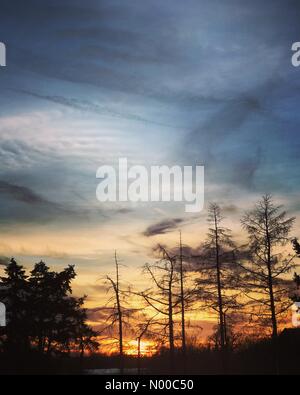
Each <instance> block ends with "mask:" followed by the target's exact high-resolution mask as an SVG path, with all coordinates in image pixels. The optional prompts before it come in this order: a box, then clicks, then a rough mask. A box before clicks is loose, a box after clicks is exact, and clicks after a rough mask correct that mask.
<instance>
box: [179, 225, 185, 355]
mask: <svg viewBox="0 0 300 395" xmlns="http://www.w3.org/2000/svg"><path fill="white" fill-rule="evenodd" d="M179 273H180V303H181V338H182V339H181V340H182V355H183V359H184V363H185V358H186V335H185V289H184V280H185V275H184V267H183V250H182V236H181V231H180V242H179Z"/></svg>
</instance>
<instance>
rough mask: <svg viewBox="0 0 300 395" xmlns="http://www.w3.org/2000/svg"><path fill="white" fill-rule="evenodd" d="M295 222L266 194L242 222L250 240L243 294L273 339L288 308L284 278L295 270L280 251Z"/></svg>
mask: <svg viewBox="0 0 300 395" xmlns="http://www.w3.org/2000/svg"><path fill="white" fill-rule="evenodd" d="M294 220H295V219H294V218H288V217H287V213H286V212H285V211H284V210H283V209H282V206H276V205H275V204H274V203H273V199H272V197H271V196H270V195H265V196H263V197H262V199H261V200H260V201H259V202H257V203H256V205H255V207H254V208H253V209H252V210H251V211H248V212H246V214H245V215H244V217H243V218H242V221H241V222H242V225H243V227H244V229H245V230H246V231H247V233H248V237H249V243H248V251H249V257H248V259H247V260H245V262H244V261H243V262H242V263H241V264H240V266H241V267H242V269H243V270H244V272H245V275H244V286H245V290H246V291H245V294H246V296H247V297H248V298H249V299H250V304H252V305H253V315H255V314H257V317H258V319H263V321H264V325H266V324H268V325H270V327H271V329H272V337H273V338H276V337H277V334H278V319H279V317H280V316H282V315H283V314H284V313H285V312H286V311H287V309H288V308H289V307H290V305H291V301H290V300H289V298H288V294H289V289H290V288H289V281H287V279H286V278H284V275H285V274H286V273H288V272H290V271H291V269H293V268H294V267H295V264H294V262H293V259H294V255H293V254H286V253H284V252H283V251H282V248H283V247H284V246H285V245H286V244H288V243H289V242H290V239H289V233H290V231H291V229H292V226H293V223H294Z"/></svg>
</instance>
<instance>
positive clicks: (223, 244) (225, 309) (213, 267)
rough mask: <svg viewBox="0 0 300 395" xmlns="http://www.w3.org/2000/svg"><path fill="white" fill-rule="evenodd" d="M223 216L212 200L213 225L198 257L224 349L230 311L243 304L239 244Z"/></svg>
mask: <svg viewBox="0 0 300 395" xmlns="http://www.w3.org/2000/svg"><path fill="white" fill-rule="evenodd" d="M223 219H224V218H223V216H222V213H221V209H220V207H219V206H218V205H217V204H215V203H211V204H210V205H209V209H208V222H209V224H210V228H209V231H208V233H207V238H206V241H205V242H204V244H203V245H202V247H201V251H200V256H199V258H198V259H199V260H200V262H199V264H198V272H199V273H200V277H199V278H198V279H197V280H196V283H197V284H198V289H199V296H200V298H201V300H202V301H203V305H204V306H205V307H207V308H209V309H210V310H211V309H212V310H214V311H216V312H217V314H218V320H219V328H218V329H217V333H218V336H217V339H219V340H218V341H219V345H220V348H221V350H222V351H224V350H225V348H226V347H227V346H228V340H227V336H226V333H227V332H228V328H226V317H227V319H228V317H229V315H230V311H236V309H237V308H238V307H239V306H240V305H239V303H238V300H237V297H238V295H239V292H238V291H237V284H238V274H239V271H240V268H239V267H238V266H237V265H236V264H235V251H236V246H235V244H234V242H233V239H232V235H231V230H230V229H228V228H225V227H224V226H223V225H222V222H223ZM225 315H226V316H225Z"/></svg>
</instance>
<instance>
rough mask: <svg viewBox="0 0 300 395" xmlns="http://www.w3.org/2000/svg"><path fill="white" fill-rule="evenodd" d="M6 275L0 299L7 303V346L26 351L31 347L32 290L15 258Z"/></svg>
mask: <svg viewBox="0 0 300 395" xmlns="http://www.w3.org/2000/svg"><path fill="white" fill-rule="evenodd" d="M4 272H5V275H6V276H5V277H1V278H0V300H1V301H2V302H4V303H5V305H6V314H7V326H6V328H5V335H6V341H5V343H4V344H5V348H6V349H8V350H11V351H14V350H19V351H24V350H26V349H28V348H29V345H30V343H29V334H30V326H31V322H30V318H29V316H28V310H29V306H28V301H29V297H30V290H29V288H28V283H27V276H26V274H25V270H24V268H23V266H21V265H18V263H17V262H16V261H15V259H14V258H12V259H11V261H10V263H9V265H8V266H7V267H6V268H5V270H4Z"/></svg>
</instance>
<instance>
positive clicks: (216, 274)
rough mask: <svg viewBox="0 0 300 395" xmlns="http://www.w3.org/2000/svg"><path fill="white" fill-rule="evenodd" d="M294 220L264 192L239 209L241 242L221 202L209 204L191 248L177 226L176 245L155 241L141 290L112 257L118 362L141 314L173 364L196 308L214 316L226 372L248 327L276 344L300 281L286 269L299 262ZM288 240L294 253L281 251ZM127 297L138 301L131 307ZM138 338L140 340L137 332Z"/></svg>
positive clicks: (144, 333)
mask: <svg viewBox="0 0 300 395" xmlns="http://www.w3.org/2000/svg"><path fill="white" fill-rule="evenodd" d="M294 222H295V218H294V217H289V216H288V214H287V213H286V211H285V210H284V209H283V207H282V206H279V205H276V204H275V202H274V200H273V198H272V197H271V196H270V195H265V196H263V197H262V198H261V200H259V201H258V202H257V203H256V204H255V205H254V207H253V208H252V209H251V210H248V211H246V212H245V213H244V215H243V217H242V219H241V226H242V228H243V229H244V231H245V232H246V234H247V242H246V243H244V244H243V245H238V243H236V242H235V240H234V238H233V235H232V231H231V229H229V228H227V227H226V226H225V225H224V223H225V218H224V216H223V214H222V209H221V207H220V206H219V205H218V204H216V203H211V204H210V205H209V209H208V224H209V228H208V232H207V235H206V239H205V240H204V241H203V242H202V243H201V245H200V246H199V247H198V248H196V249H193V248H191V247H189V246H183V243H182V235H181V232H180V236H179V245H178V246H176V247H175V248H171V247H169V248H167V247H166V246H164V245H161V244H159V245H158V246H157V247H156V248H155V253H156V255H157V261H156V262H155V263H152V264H146V265H145V266H144V269H143V275H144V276H145V277H146V278H148V279H149V282H148V284H149V286H148V287H147V289H145V290H143V291H135V290H134V289H133V287H130V289H126V288H125V286H124V287H122V286H121V285H120V267H119V263H118V260H117V259H116V260H115V265H116V281H114V280H112V279H111V278H109V281H110V283H111V284H112V285H113V290H114V295H113V297H112V299H111V300H112V301H113V302H114V303H113V306H112V310H113V315H112V317H113V320H112V321H111V322H110V323H109V325H108V326H107V327H106V328H110V330H111V328H112V327H113V326H114V324H115V323H116V322H117V324H118V331H117V332H118V333H119V337H118V340H119V352H120V357H121V360H122V357H123V349H124V345H123V342H124V328H125V327H128V325H129V323H128V321H130V320H131V325H132V326H133V327H134V324H132V322H133V323H134V321H135V320H139V321H141V320H142V321H143V322H144V325H142V328H143V330H142V332H141V334H142V336H144V337H148V338H154V339H155V340H156V342H158V343H159V342H160V344H161V346H166V347H167V348H168V350H169V355H170V368H171V369H172V364H173V361H174V352H180V353H182V361H183V365H184V361H185V359H186V350H187V336H186V329H187V328H186V314H187V312H189V311H193V310H195V311H198V312H200V313H203V312H206V311H210V312H215V314H216V315H217V320H218V323H217V325H216V328H215V333H214V334H213V335H212V336H211V339H213V340H214V346H215V348H216V349H218V350H219V351H220V356H221V360H222V366H223V368H224V370H225V369H226V355H227V353H228V351H229V350H232V348H233V347H234V342H235V339H236V338H238V337H239V338H240V341H241V338H242V337H243V336H245V334H246V333H251V331H250V330H251V328H252V332H254V331H256V332H259V334H260V335H262V334H263V335H264V336H268V333H269V334H270V336H271V338H272V339H273V340H274V345H275V346H274V349H276V338H277V337H278V334H279V332H280V330H279V326H280V324H281V323H283V325H284V323H286V319H288V315H289V310H290V307H291V305H292V304H293V300H296V299H295V298H297V297H298V296H297V291H296V289H295V286H297V287H299V285H300V280H299V278H300V277H299V276H298V275H297V274H296V273H295V274H294V281H293V280H292V276H291V275H290V273H291V272H292V271H293V270H294V271H295V270H296V267H297V263H296V261H295V258H296V257H297V256H298V257H300V246H299V243H298V241H297V239H296V238H295V237H293V236H291V231H292V228H293V225H294ZM291 244H292V246H293V248H294V252H288V251H286V247H288V246H290V245H291ZM291 251H292V249H291ZM296 280H297V281H298V283H297V281H296ZM130 296H131V297H132V298H133V299H132V300H135V302H133V303H132V305H131V306H130V305H128V304H129V301H130ZM298 298H299V297H298ZM137 300H139V301H138V302H137ZM122 301H123V302H122ZM137 304H138V305H139V306H141V308H144V309H145V311H147V314H146V315H144V316H143V317H141V314H140V312H139V309H136V308H134V306H136V305H137ZM136 310H138V311H136ZM110 318H111V317H109V318H108V320H109V319H110ZM128 318H129V320H128ZM175 325H177V328H178V329H177V330H176V331H175ZM247 331H248V332H247ZM194 332H195V330H194ZM196 333H197V330H196ZM198 333H199V331H198ZM134 334H136V333H134ZM134 334H133V335H134ZM196 336H197V335H196ZM137 338H138V340H139V342H140V341H141V337H138V336H137ZM138 347H139V343H138ZM138 355H139V352H138ZM275 359H276V358H275Z"/></svg>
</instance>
